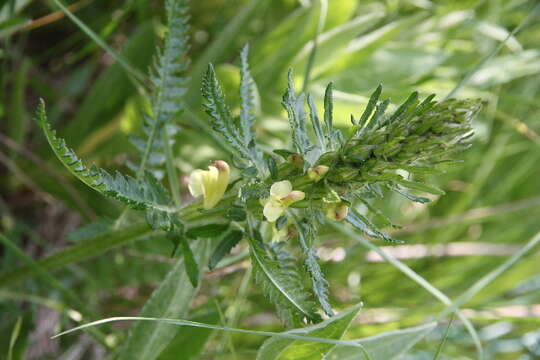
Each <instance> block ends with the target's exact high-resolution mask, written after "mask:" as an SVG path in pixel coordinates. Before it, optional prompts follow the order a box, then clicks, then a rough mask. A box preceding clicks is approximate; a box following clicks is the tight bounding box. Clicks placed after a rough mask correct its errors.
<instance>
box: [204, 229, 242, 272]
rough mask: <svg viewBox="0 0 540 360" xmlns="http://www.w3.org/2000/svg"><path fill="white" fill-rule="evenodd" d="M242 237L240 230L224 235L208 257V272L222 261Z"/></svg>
mask: <svg viewBox="0 0 540 360" xmlns="http://www.w3.org/2000/svg"><path fill="white" fill-rule="evenodd" d="M243 237H244V232H243V231H240V230H232V231H230V232H228V233H227V234H225V236H224V237H223V239H221V241H220V242H219V244H218V246H217V247H216V248H215V249H214V252H213V253H212V256H211V257H210V261H209V262H208V267H209V268H210V270H212V269H214V268H215V267H216V265H217V264H219V262H220V261H221V259H223V257H224V256H225V255H227V254H228V253H229V252H230V251H231V249H232V248H233V247H235V246H236V244H238V242H240V240H242V238H243Z"/></svg>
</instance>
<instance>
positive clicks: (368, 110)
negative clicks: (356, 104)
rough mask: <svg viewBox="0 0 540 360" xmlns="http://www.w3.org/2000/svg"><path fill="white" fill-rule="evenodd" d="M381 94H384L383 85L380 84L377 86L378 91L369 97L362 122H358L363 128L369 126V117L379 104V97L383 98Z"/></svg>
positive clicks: (361, 118)
mask: <svg viewBox="0 0 540 360" xmlns="http://www.w3.org/2000/svg"><path fill="white" fill-rule="evenodd" d="M381 92H382V85H380V84H379V86H377V89H375V91H374V92H373V94H371V96H370V97H369V101H368V104H367V106H366V108H365V109H364V112H363V113H362V116H361V117H360V120H359V121H358V123H359V124H360V125H361V126H365V125H366V124H367V121H368V120H369V117H370V116H371V114H372V113H373V110H375V107H376V105H377V102H378V101H379V97H380V96H381Z"/></svg>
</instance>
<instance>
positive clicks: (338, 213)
mask: <svg viewBox="0 0 540 360" xmlns="http://www.w3.org/2000/svg"><path fill="white" fill-rule="evenodd" d="M348 213H349V206H348V205H347V204H346V203H344V202H338V203H330V204H328V205H327V206H326V217H327V218H329V219H330V220H334V221H342V220H344V219H345V218H346V217H347V214H348Z"/></svg>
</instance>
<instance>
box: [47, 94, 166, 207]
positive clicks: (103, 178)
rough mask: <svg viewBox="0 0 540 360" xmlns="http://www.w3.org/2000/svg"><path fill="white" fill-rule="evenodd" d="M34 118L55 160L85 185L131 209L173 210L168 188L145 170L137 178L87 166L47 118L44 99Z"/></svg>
mask: <svg viewBox="0 0 540 360" xmlns="http://www.w3.org/2000/svg"><path fill="white" fill-rule="evenodd" d="M36 121H37V123H38V125H39V126H40V127H41V128H42V130H43V132H44V134H45V137H46V138H47V141H48V142H49V145H50V147H51V149H52V150H53V152H54V153H55V155H56V157H57V158H58V160H60V162H61V163H62V164H63V165H64V166H65V167H66V168H67V169H68V170H69V171H70V172H71V173H72V174H73V175H74V176H75V177H76V178H77V179H79V180H80V181H82V182H83V183H84V184H86V185H87V186H89V187H91V188H92V189H94V190H96V191H98V192H99V193H101V194H103V195H105V196H107V197H110V198H113V199H116V200H119V201H121V202H123V203H125V204H127V205H128V206H130V207H131V208H133V209H137V210H153V211H156V212H163V213H172V212H174V211H175V209H174V208H172V207H171V206H170V199H169V196H168V194H167V191H166V190H165V189H164V188H163V187H162V186H161V184H160V183H159V182H158V181H157V180H155V178H154V177H153V176H151V175H149V174H148V173H147V175H146V176H145V178H144V179H141V180H140V181H138V180H136V179H134V178H132V177H130V176H125V175H123V174H121V173H119V172H116V173H114V174H110V173H108V172H107V171H105V170H104V169H100V168H98V167H96V166H93V167H92V169H88V168H87V167H86V166H85V165H84V163H83V162H82V160H81V159H79V158H78V157H77V155H76V154H75V152H74V151H73V150H71V149H70V148H68V147H67V145H66V143H65V141H64V140H63V139H61V138H58V137H57V136H56V132H55V131H54V130H53V129H52V128H51V126H50V124H49V123H48V122H47V115H46V113H45V102H44V101H43V100H41V101H40V103H39V105H38V109H37V112H36Z"/></svg>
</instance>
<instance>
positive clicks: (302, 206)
mask: <svg viewBox="0 0 540 360" xmlns="http://www.w3.org/2000/svg"><path fill="white" fill-rule="evenodd" d="M166 4H167V14H168V29H169V32H168V33H167V35H166V37H165V41H164V45H163V47H162V48H161V49H160V50H159V51H158V54H157V56H156V61H155V64H154V66H153V68H152V71H151V76H150V79H151V84H152V97H151V104H152V106H151V112H150V113H149V114H147V115H146V116H145V122H144V126H143V129H144V134H145V136H144V137H143V138H134V139H133V143H134V145H135V147H136V148H137V149H139V150H140V152H141V154H142V155H141V160H140V163H139V164H138V165H134V164H129V166H130V167H131V168H132V169H133V170H134V175H125V174H122V173H120V172H116V173H114V174H112V173H110V172H108V171H106V170H104V169H101V168H97V167H95V166H94V167H91V168H87V167H86V166H85V165H84V164H83V162H82V160H81V159H79V158H78V157H77V156H76V155H75V153H74V152H73V151H72V150H71V149H69V148H68V147H67V145H66V142H65V141H64V140H63V139H60V138H58V137H57V135H56V134H55V132H54V131H53V130H52V129H51V127H50V125H49V124H48V122H47V119H46V112H45V104H44V103H43V102H41V103H40V105H39V107H38V111H37V116H36V117H37V121H38V124H39V125H40V126H41V128H42V129H43V131H44V134H45V136H46V137H47V139H48V141H49V143H50V145H51V148H52V149H53V151H54V152H55V154H56V155H57V157H58V159H59V160H60V161H61V162H62V163H63V164H64V165H65V166H66V167H67V168H68V169H69V170H70V171H71V172H72V173H73V175H75V176H76V177H77V178H78V179H80V180H81V181H82V182H83V183H85V184H86V185H88V186H90V187H91V188H93V189H94V190H96V191H98V192H100V193H101V194H103V195H104V196H107V197H112V198H114V199H116V200H118V201H121V202H123V203H124V204H125V205H126V206H127V207H128V208H131V209H134V210H138V211H141V212H142V213H144V215H145V218H146V221H147V222H148V224H149V225H150V226H151V227H152V228H153V229H154V230H155V231H164V232H166V233H167V234H168V237H169V238H170V239H171V240H172V241H173V243H174V245H175V250H176V247H179V248H180V249H181V251H182V254H183V256H184V258H185V261H184V264H185V266H186V272H187V273H188V274H189V278H190V280H191V281H192V283H193V285H194V286H196V285H197V282H198V279H199V273H200V269H204V268H206V267H207V266H208V267H209V268H210V269H212V268H214V267H215V266H216V265H217V264H218V263H219V262H220V260H221V259H222V258H223V257H224V256H226V255H227V254H228V253H229V251H230V250H231V249H232V248H233V247H234V246H236V244H238V243H239V242H240V241H241V240H244V241H245V242H246V244H247V246H248V247H249V254H250V257H251V264H252V267H253V270H254V273H255V278H256V281H257V283H258V284H259V285H260V286H261V287H262V289H263V291H264V293H265V294H266V295H267V297H268V299H269V300H270V301H272V302H273V303H275V305H276V308H277V311H278V313H279V315H280V317H281V318H282V319H283V321H284V322H285V323H287V324H288V325H289V326H302V325H304V324H306V323H316V322H319V321H321V320H322V318H323V316H329V317H331V316H333V315H334V312H333V310H332V306H331V305H330V302H329V297H328V282H327V281H326V280H325V277H324V274H323V273H322V271H321V268H320V266H319V264H318V258H317V255H316V247H317V245H318V244H317V234H318V232H319V229H320V228H321V227H322V226H323V225H324V224H325V223H326V222H329V221H330V222H336V221H337V222H346V223H349V224H350V225H351V226H352V227H354V228H356V229H358V230H359V231H361V232H363V233H365V234H366V235H368V236H370V237H372V238H375V239H382V240H385V241H391V242H394V241H396V240H393V239H392V238H390V237H389V236H388V235H386V234H384V233H382V232H381V231H380V230H379V229H377V227H376V226H375V225H374V224H373V223H372V222H371V221H370V220H369V219H368V217H367V216H366V215H365V214H362V213H361V212H359V211H358V210H357V205H358V204H365V205H366V206H367V208H368V209H373V208H372V206H371V204H370V203H369V200H370V199H372V198H381V197H384V196H385V193H386V191H393V192H396V193H398V194H400V195H402V196H404V197H406V198H408V199H410V200H412V201H416V202H420V203H425V202H428V201H429V199H428V198H426V197H423V196H420V195H418V192H420V193H422V192H425V193H431V194H436V195H442V194H444V192H443V191H442V190H440V189H438V188H437V187H434V186H432V185H429V184H426V183H425V182H424V181H423V179H424V178H425V175H426V174H431V173H435V172H437V171H439V170H438V165H439V164H442V163H445V162H451V161H454V160H452V156H453V155H454V154H455V153H457V152H459V151H462V150H464V149H466V148H467V147H468V146H469V142H468V141H469V139H470V138H471V135H472V127H471V120H472V119H473V117H474V116H475V114H476V113H477V112H478V111H479V109H480V106H481V103H480V102H479V101H478V100H456V99H449V100H444V101H441V102H437V101H435V100H434V95H431V96H428V97H426V98H425V99H420V98H419V94H418V93H416V92H414V93H412V94H411V95H410V96H409V97H408V98H407V99H406V100H405V101H404V102H403V103H402V104H401V105H399V106H397V107H393V106H392V105H391V103H390V100H389V99H383V98H382V97H381V96H382V87H381V86H379V87H378V88H377V89H376V90H375V91H374V92H373V94H372V95H371V97H370V98H369V102H368V103H367V106H366V107H365V109H364V110H363V112H362V113H361V114H359V115H358V116H357V115H354V114H353V115H351V117H350V122H351V124H350V126H349V127H348V128H346V129H339V128H337V127H336V126H335V125H334V114H333V97H332V91H333V89H332V84H329V85H328V87H327V88H326V91H325V96H324V104H323V109H322V110H323V111H322V112H321V111H320V109H318V108H317V106H316V104H315V101H314V99H313V97H312V96H311V95H309V94H303V93H299V92H297V91H296V89H295V87H294V77H293V73H292V71H290V72H289V77H288V86H287V89H286V90H285V93H284V95H283V98H282V105H283V108H284V110H285V111H286V114H287V117H288V121H289V125H290V132H291V140H292V141H291V143H292V145H291V147H289V148H283V149H274V150H273V151H268V150H267V148H264V149H265V150H264V151H263V147H261V146H259V144H258V143H257V138H256V134H255V132H254V124H255V122H256V121H257V116H256V115H255V97H256V96H257V88H256V84H255V81H254V80H253V78H252V77H251V75H250V71H249V65H248V46H246V47H244V49H243V50H242V51H241V53H240V76H241V80H240V89H239V92H240V112H239V115H238V116H235V115H233V112H232V111H231V110H230V108H229V106H228V105H227V102H226V98H225V95H224V94H223V91H222V89H221V87H220V84H219V82H218V79H217V77H216V74H215V71H214V68H213V66H212V65H209V66H208V69H207V71H206V73H205V74H204V77H203V81H202V96H203V98H204V100H205V101H204V109H205V111H206V113H207V114H208V116H209V120H210V121H211V124H212V127H213V130H214V131H215V133H216V135H217V136H220V137H222V138H223V139H224V140H225V141H226V143H227V144H228V147H229V148H230V152H229V153H224V154H223V155H222V156H221V159H216V160H215V161H213V162H212V163H211V164H210V166H209V167H208V169H207V170H204V169H200V170H195V171H193V172H192V173H191V174H190V177H189V186H188V189H189V192H190V193H191V195H193V197H195V201H194V202H193V203H191V204H187V205H182V204H181V203H180V193H181V192H182V191H185V189H183V188H181V187H180V186H179V185H178V181H177V177H178V175H177V173H176V172H177V170H176V168H175V167H174V161H173V160H174V159H173V158H172V151H171V144H172V141H173V139H174V135H175V133H176V132H177V131H182V130H181V129H179V128H178V126H176V125H175V121H176V120H177V119H178V118H179V117H181V113H182V109H183V105H182V95H183V94H184V93H185V88H184V83H185V76H186V75H185V70H186V69H187V68H188V66H189V61H188V60H187V53H186V52H187V43H188V39H187V23H186V19H187V17H186V12H187V9H186V6H185V2H184V1H179V0H169V1H167V2H166ZM156 154H160V155H161V156H155V155H156ZM164 168H165V173H167V175H168V177H167V178H168V185H169V187H170V190H171V192H172V196H171V195H170V194H169V192H168V191H167V190H166V188H165V187H164V185H163V184H162V183H161V181H160V179H161V175H162V174H163V173H164V171H163V170H164ZM373 210H374V211H375V212H376V213H378V212H377V210H375V209H373ZM198 238H211V239H215V242H213V244H214V245H213V246H214V252H213V254H212V256H211V257H210V261H209V264H203V263H197V262H196V261H195V257H194V256H193V254H192V250H191V246H192V245H191V244H192V243H193V242H195V241H197V239H198ZM179 245H180V246H179ZM307 279H308V280H309V281H307V282H306V281H305V280H307ZM307 283H309V286H306V284H307Z"/></svg>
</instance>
